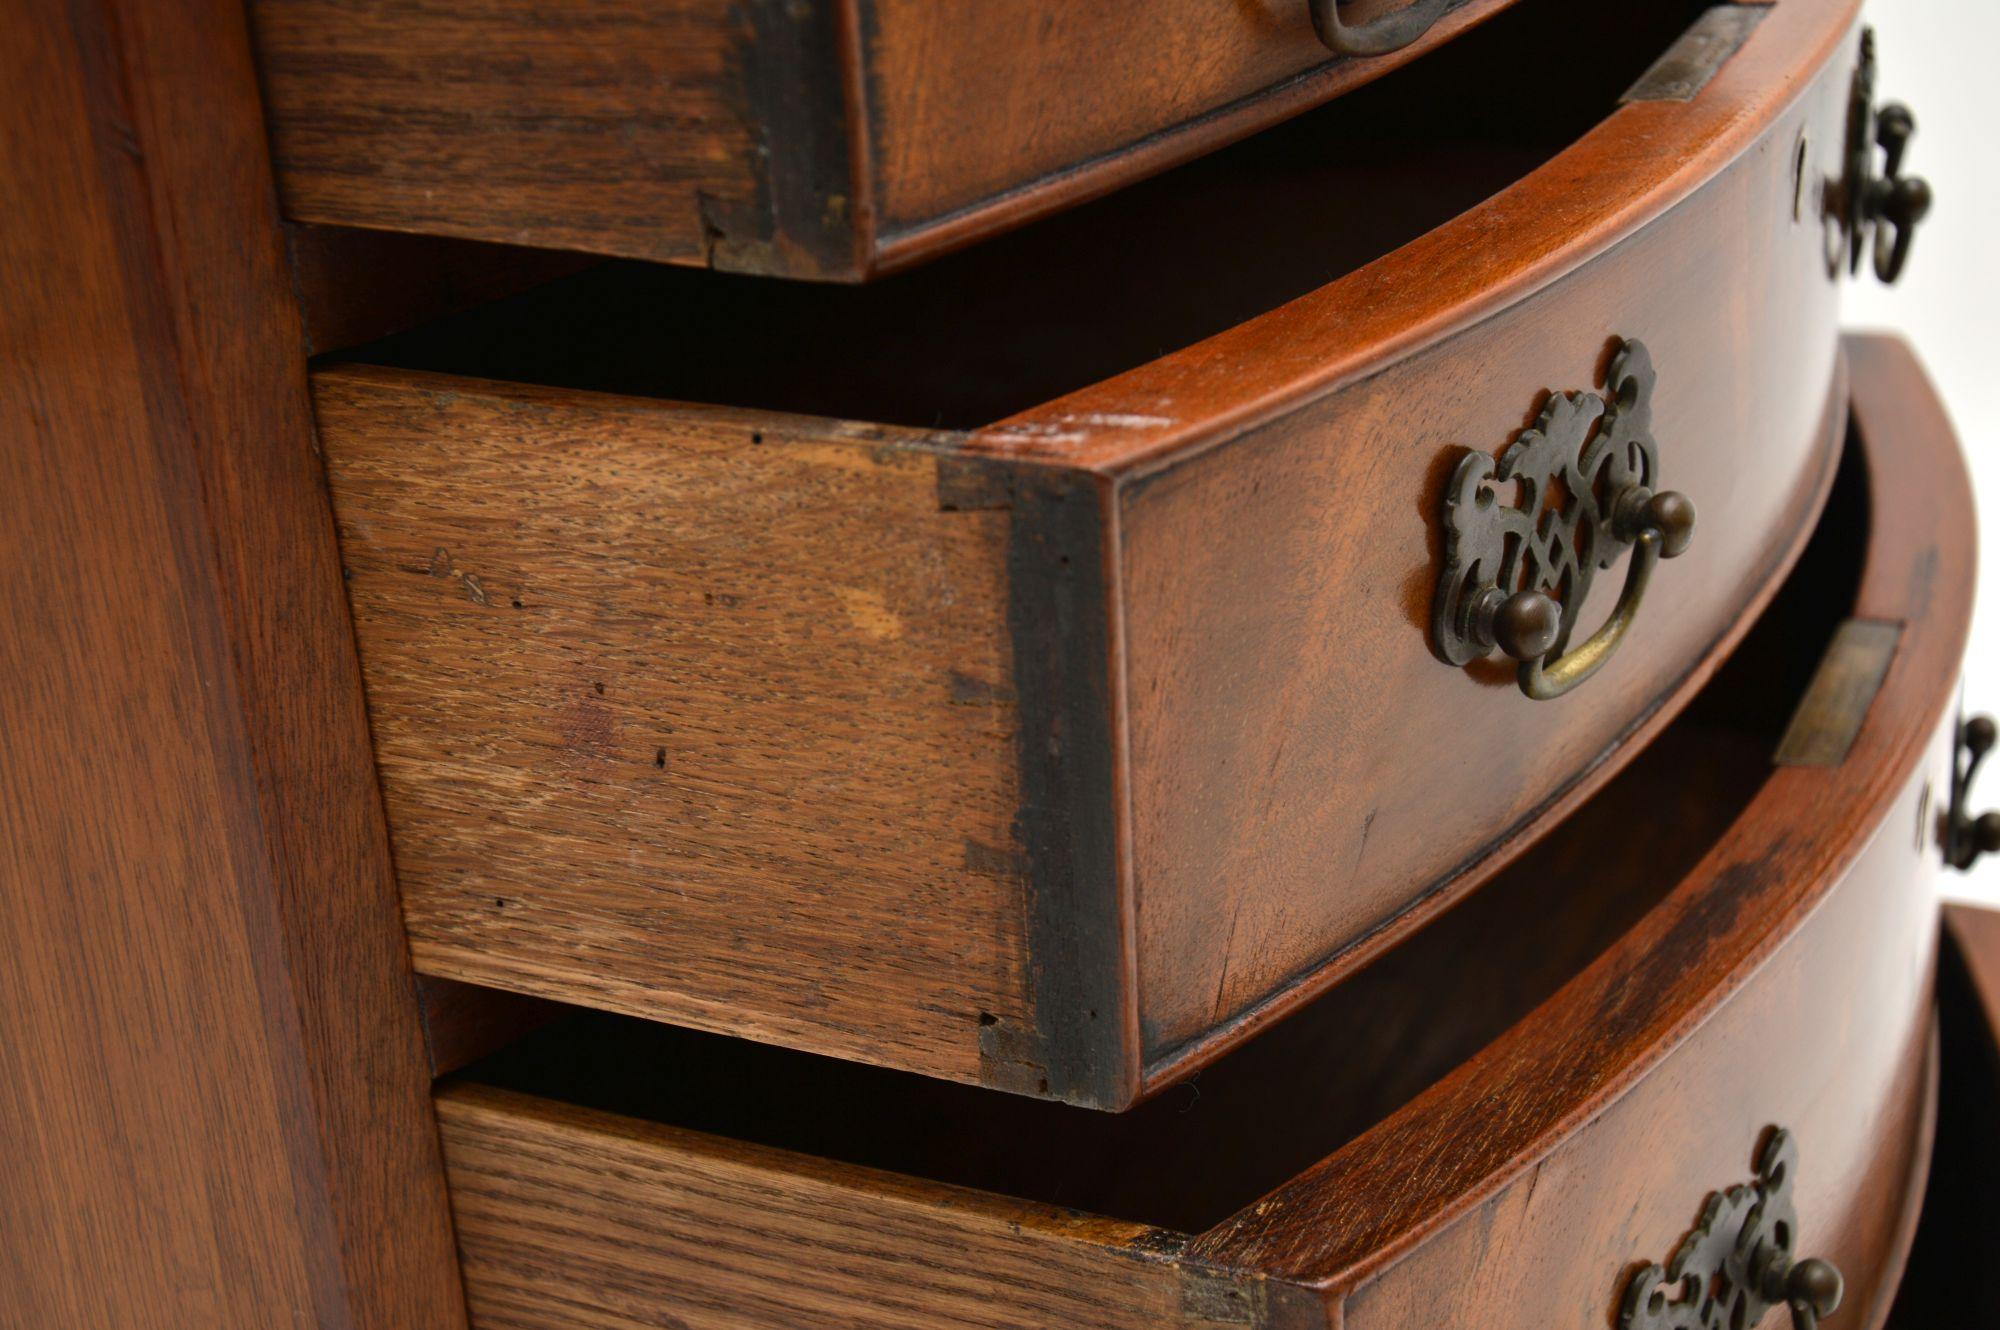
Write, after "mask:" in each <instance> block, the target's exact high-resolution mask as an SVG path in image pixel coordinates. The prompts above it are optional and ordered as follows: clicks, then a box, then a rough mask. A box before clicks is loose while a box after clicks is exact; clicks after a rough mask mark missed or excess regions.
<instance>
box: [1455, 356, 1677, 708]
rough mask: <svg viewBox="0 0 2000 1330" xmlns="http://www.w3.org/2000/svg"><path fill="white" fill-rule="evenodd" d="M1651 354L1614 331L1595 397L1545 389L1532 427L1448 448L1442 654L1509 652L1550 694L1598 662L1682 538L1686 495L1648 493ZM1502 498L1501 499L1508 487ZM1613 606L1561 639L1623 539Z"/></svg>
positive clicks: (1525, 677)
mask: <svg viewBox="0 0 2000 1330" xmlns="http://www.w3.org/2000/svg"><path fill="white" fill-rule="evenodd" d="M1653 380H1654V374H1653V365H1652V360H1651V358H1650V357H1649V356H1648V355H1647V352H1646V348H1645V347H1644V346H1643V345H1641V344H1640V343H1638V342H1636V341H1627V342H1625V343H1623V344H1622V345H1621V346H1620V347H1619V350H1618V352H1617V354H1616V355H1615V356H1614V357H1613V358H1612V362H1611V370H1610V374H1609V376H1608V381H1607V383H1606V390H1605V393H1604V395H1603V396H1601V397H1600V396H1599V395H1597V394H1596V393H1556V394H1553V395H1551V396H1550V398H1549V400H1548V402H1547V404H1546V405H1545V406H1544V407H1543V408H1542V411H1541V414H1540V416H1539V417H1538V418H1537V420H1536V422H1535V424H1534V425H1533V427H1531V428H1529V429H1527V430H1525V431H1523V432H1522V433H1521V435H1520V436H1519V437H1518V438H1517V439H1516V440H1515V441H1514V443H1513V444H1511V445H1510V446H1509V447H1508V448H1507V450H1506V451H1505V452H1504V453H1503V454H1501V456H1500V458H1499V459H1498V460H1497V461H1496V460H1495V459H1494V458H1492V457H1490V456H1488V455H1486V454H1484V453H1480V452H1472V453H1468V454H1467V455H1466V456H1465V457H1464V458H1462V459H1460V461H1459V464H1458V468H1457V470H1456V471H1455V472H1454V473H1453V475H1452V478H1451V481H1450V483H1449V485H1447V486H1446V489H1445V496H1444V513H1443V519H1444V520H1443V526H1444V534H1445V551H1444V554H1445V557H1444V561H1443V564H1442V566H1441V567H1440V569H1439V573H1438V590H1437V596H1436V599H1435V601H1434V603H1433V607H1432V612H1431V615H1432V617H1431V637H1432V642H1433V645H1434V647H1435V649H1436V651H1437V653H1438V655H1439V657H1440V658H1442V659H1443V660H1444V662H1445V663H1446V664H1448V665H1464V664H1467V663H1469V662H1471V661H1474V660H1477V659H1479V658H1480V657H1482V656H1487V655H1490V654H1491V653H1492V652H1493V650H1494V649H1495V648H1498V649H1499V650H1500V651H1501V652H1502V653H1504V654H1505V655H1507V656H1509V657H1511V658H1513V659H1514V660H1517V661H1519V662H1520V663H1521V668H1520V671H1519V676H1518V677H1519V680H1520V685H1521V691H1522V692H1523V693H1525V694H1527V695H1528V696H1529V697H1531V698H1534V699H1535V700H1536V701H1547V700H1548V699H1550V698H1555V697H1561V696H1562V695H1563V694H1564V693H1567V692H1569V691H1570V690H1571V689H1572V688H1575V687H1576V686H1577V685H1578V684H1580V683H1582V682H1583V681H1584V680H1585V679H1588V678H1589V677H1590V676H1591V675H1593V674H1595V673H1597V672H1598V671H1599V670H1600V669H1602V668H1604V665H1605V662H1606V661H1608V660H1610V659H1611V654H1612V652H1614V651H1616V650H1617V649H1618V644H1619V643H1620V642H1622V641H1624V640H1625V635H1626V633H1627V632H1629V631H1630V630H1631V627H1632V621H1633V619H1634V618H1636V617H1637V616H1638V613H1639V606H1640V605H1641V604H1642V603H1643V601H1644V599H1645V595H1646V587H1647V586H1648V585H1649V584H1650V583H1651V581H1652V577H1653V568H1654V566H1655V565H1656V564H1658V563H1659V561H1660V560H1661V559H1672V558H1675V557H1677V556H1679V555H1680V554H1681V552H1682V551H1684V550H1686V549H1687V547H1688V544H1689V542H1690V541H1691V540H1692V539H1693V538H1694V504H1693V503H1691V502H1689V501H1688V498H1687V496H1686V495H1684V494H1679V493H1676V492H1674V491H1672V490H1661V491H1658V492H1655V491H1654V489H1653V488H1652V485H1653V484H1654V483H1655V481H1656V478H1657V477H1658V475H1659V450H1658V445H1656V444H1655V443H1654V442H1653V437H1652V389H1653ZM1510 487H1511V488H1512V489H1513V491H1514V497H1513V498H1512V499H1503V497H1502V495H1503V494H1504V493H1506V492H1507V490H1508V489H1509V488H1510ZM1628 545H1629V546H1631V547H1632V563H1631V566H1630V567H1629V568H1628V569H1627V570H1626V573H1625V589H1624V591H1623V592H1621V593H1620V594H1619V597H1618V606H1617V608H1616V610H1614V611H1613V613H1612V615H1611V618H1610V619H1609V620H1607V621H1606V622H1605V624H1604V626H1603V627H1601V628H1599V629H1598V630H1597V631H1596V632H1595V633H1593V634H1591V636H1590V640H1589V641H1587V642H1585V643H1583V644H1582V645H1581V646H1579V647H1576V648H1575V649H1574V650H1571V649H1569V648H1568V645H1567V644H1568V641H1569V635H1570V630H1571V629H1572V628H1574V627H1575V626H1576V621H1577V619H1578V617H1579V615H1580V613H1581V611H1582V607H1583V603H1584V600H1585V598H1586V597H1587V596H1588V595H1589V594H1590V584H1591V580H1592V578H1593V577H1594V576H1595V574H1596V572H1597V571H1598V570H1600V569H1604V568H1609V567H1611V565H1612V564H1613V563H1614V562H1616V560H1617V558H1618V556H1619V555H1620V554H1621V553H1623V552H1624V550H1625V548H1626V547H1627V546H1628Z"/></svg>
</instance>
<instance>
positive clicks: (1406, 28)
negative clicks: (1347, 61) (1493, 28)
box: [1307, 0, 1452, 55]
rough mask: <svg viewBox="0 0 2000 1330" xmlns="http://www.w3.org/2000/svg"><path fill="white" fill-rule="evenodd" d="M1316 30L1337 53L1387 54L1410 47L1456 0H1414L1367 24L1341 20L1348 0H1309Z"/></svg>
mask: <svg viewBox="0 0 2000 1330" xmlns="http://www.w3.org/2000/svg"><path fill="white" fill-rule="evenodd" d="M1307 2H1308V5H1309V7H1310V9H1311V11H1312V23H1313V31H1314V32H1317V33H1318V34H1319V39H1320V41H1322V42H1324V43H1325V44H1326V49H1327V50H1329V51H1332V52H1334V53H1335V54H1336V55H1387V54H1389V52H1391V51H1395V50H1400V49H1401V48H1403V47H1405V46H1408V45H1409V44H1410V43H1411V42H1413V41H1415V40H1417V38H1419V37H1421V36H1423V35H1424V34H1425V33H1427V32H1429V31H1430V30H1431V27H1432V26H1433V25H1434V24H1436V22H1437V21H1438V20H1439V19H1441V18H1443V17H1444V15H1445V12H1446V11H1447V10H1449V9H1450V8H1451V7H1452V0H1413V2H1412V3H1410V4H1407V5H1404V6H1403V7H1402V8H1400V9H1395V10H1391V11H1390V12H1389V13H1387V14H1382V15H1380V16H1378V17H1376V18H1372V19H1369V20H1368V21H1367V22H1365V23H1357V24H1353V25H1349V24H1347V23H1345V22H1343V21H1342V20H1341V17H1340V6H1341V4H1342V3H1343V2H1344V0H1307Z"/></svg>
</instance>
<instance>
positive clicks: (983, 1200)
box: [438, 1085, 1183, 1330]
mask: <svg viewBox="0 0 2000 1330" xmlns="http://www.w3.org/2000/svg"><path fill="white" fill-rule="evenodd" d="M438 1109H439V1117H440V1122H441V1124H442V1127H443V1131H444V1140H445V1152H446V1158H447V1160H448V1161H449V1167H450V1169H451V1177H452V1204H453V1208H454V1213H455V1214H456V1216H457V1220H458V1231H459V1237H460V1243H461V1245H462V1247H463V1249H464V1252H465V1274H466V1283H467V1287H468V1290H469V1292H470V1297H471V1301H472V1312H473V1319H474V1323H475V1324H477V1325H479V1326H481V1327H486V1328H488V1330H491V1328H492V1327H508V1330H530V1328H533V1330H555V1327H557V1326H561V1327H564V1328H565V1330H570V1328H571V1327H575V1328H576V1330H583V1328H584V1327H589V1328H590V1330H599V1328H600V1327H601V1328H602V1330H614V1328H615V1330H627V1328H628V1327H630V1328H632V1330H636V1328H637V1327H641V1326H659V1325H669V1326H677V1327H685V1328H686V1330H710V1328H711V1327H717V1328H719V1327H725V1326H727V1327H753V1326H755V1327H771V1328H772V1330H777V1328H778V1327H792V1326H800V1325H857V1326H859V1325H869V1326H882V1327H895V1328H897V1330H918V1328H919V1327H931V1326H939V1325H952V1326H965V1327H990V1328H991V1330H1007V1328H1011V1327H1018V1326H1042V1325H1047V1326H1061V1325H1080V1326H1081V1325H1087V1326H1093V1327H1094V1326H1103V1327H1106V1328H1107V1330H1123V1328H1125V1327H1129V1328H1130V1330H1147V1328H1149V1327H1153V1326H1159V1325H1178V1324H1183V1321H1182V1320H1181V1318H1180V1304H1181V1288H1180V1278H1179V1275H1178V1272H1177V1271H1176V1270H1175V1268H1174V1267H1173V1266H1172V1265H1171V1264H1169V1263H1168V1262H1167V1261H1165V1260H1164V1259H1162V1254H1161V1253H1160V1252H1159V1251H1157V1250H1156V1249H1155V1246H1156V1242H1157V1239H1156V1237H1155V1234H1154V1232H1153V1230H1150V1229H1147V1228H1146V1227H1144V1226H1143V1225H1137V1224H1122V1223H1118V1222H1116V1221H1113V1220H1105V1219H1096V1218H1092V1217H1089V1216H1085V1215H1077V1214H1072V1213H1067V1212H1064V1211H1060V1210H1053V1209H1050V1208H1048V1207H1045V1206H1037V1205H1029V1204H1025V1203H1015V1202H1009V1201H1006V1200H1003V1199H1000V1198H997V1197H990V1196H983V1195H981V1194H979V1193H976V1192H966V1191H959V1190H957V1189H954V1188H948V1187H940V1186H935V1185H930V1184H925V1183H922V1182H917V1181H913V1180H910V1179H904V1178H898V1177H895V1176H894V1175H891V1174H883V1173H874V1172H872V1171H870V1170H866V1169H850V1168H842V1167H839V1166H832V1165H826V1164H822V1163H820V1162H818V1161H816V1160H813V1159H811V1158H809V1157H806V1156H801V1155H792V1154H788V1153H786V1152H784V1151H778V1150H766V1149H760V1148H757V1147H754V1146H743V1145H737V1144H735V1143H733V1142H730V1141H727V1140H722V1139H718V1138H715V1137H709V1136H703V1135H701V1134H700V1133H697V1132H687V1131H677V1130H675V1129H673V1128H668V1127H656V1126H651V1125H649V1124H646V1123H642V1122H634V1121H632V1120H630V1119H625V1118H618V1117H613V1116H611V1115H609V1114H603V1113H592V1112H589V1111H587V1110H580V1109H568V1108H565V1107H563V1106H561V1105H559V1104H550V1103H548V1102H546V1101H541V1100H536V1099H533V1098H531V1097H528V1096H522V1095H514V1094H510V1093H508V1092H506V1091H502V1090H490V1089H486V1088H483V1087H480V1086H476V1085H463V1086H453V1087H450V1088H447V1089H445V1090H443V1091H441V1092H440V1095H439V1099H438Z"/></svg>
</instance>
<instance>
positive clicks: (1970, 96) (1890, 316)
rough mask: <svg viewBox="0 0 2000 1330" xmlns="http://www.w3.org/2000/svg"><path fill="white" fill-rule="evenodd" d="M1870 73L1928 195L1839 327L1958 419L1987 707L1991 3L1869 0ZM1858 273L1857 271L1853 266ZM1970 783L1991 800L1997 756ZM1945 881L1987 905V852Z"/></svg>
mask: <svg viewBox="0 0 2000 1330" xmlns="http://www.w3.org/2000/svg"><path fill="white" fill-rule="evenodd" d="M1866 17H1867V21H1868V22H1869V23H1871V24H1873V25H1874V28H1875V37H1876V52H1877V56H1878V63H1879V66H1880V72H1879V74H1878V75H1877V76H1876V82H1875V89H1876V96H1877V97H1878V99H1882V100H1892V101H1900V102H1904V103H1906V104H1907V105H1908V106H1909V108H1910V109H1911V110H1912V111H1914V112H1915V113H1916V117H1917V134H1916V137H1915V138H1914V139H1912V140H1911V144H1910V151H1909V155H1908V157H1907V158H1906V159H1905V160H1906V162H1907V165H1906V166H1905V167H1904V169H1905V170H1906V171H1912V172H1915V173H1916V174H1918V175H1921V176H1923V177H1925V178H1926V179H1928V180H1929V181H1930V183H1931V188H1932V190H1933V192H1934V193H1935V195H1936V198H1937V202H1936V205H1935V206H1934V207H1933V208H1932V210H1931V215H1930V217H1929V218H1928V219H1926V220H1925V222H1924V223H1923V225H1922V226H1921V227H1919V228H1918V231H1917V237H1916V243H1915V245H1914V246H1913V247H1912V249H1911V251H1910V264H1909V267H1908V268H1907V269H1906V270H1905V271H1904V273H1903V279H1902V281H1900V282H1898V283H1897V284H1896V285H1895V286H1893V287H1885V286H1882V285H1881V284H1880V283H1878V282H1876V281H1875V280H1874V278H1873V277H1871V276H1866V275H1864V276H1863V277H1860V278H1857V279H1855V280H1853V281H1852V282H1850V283H1849V285H1848V287H1847V291H1846V294H1845V296H1844V300H1845V302H1846V303H1845V307H1844V312H1843V319H1844V321H1845V322H1846V323H1847V325H1848V326H1849V327H1854V328H1882V329H1893V330H1895V331H1897V332H1900V333H1901V334H1902V335H1903V336H1905V337H1907V338H1908V339H1909V340H1910V341H1911V342H1912V343H1913V344H1914V345H1915V346H1916V348H1917V354H1918V356H1919V357H1921V358H1922V360H1923V362H1924V363H1925V365H1927V366H1928V367H1929V368H1930V371H1931V376H1932V378H1933V379H1935V380H1936V382H1937V384H1938V387H1939V389H1940V390H1941V391H1942V393H1943V395H1944V400H1945V405H1946V406H1947V407H1948V408H1949V409H1950V411H1951V416H1952V419H1953V421H1954V422H1956V423H1957V425H1958V435H1959V441H1960V443H1962V444H1963V445H1964V447H1965V453H1966V459H1967V461H1968V462H1970V464H1971V466H1972V478H1973V485H1974V487H1975V488H1976V489H1977V490H1978V493H1979V519H1980V527H1981V540H1980V546H1981V548H1980V552H1979V587H1980V597H1979V608H1978V610H1977V612H1976V613H1975V614H1974V615H1973V620H1972V645H1971V648H1970V650H1969V652H1968V654H1967V656H1966V661H1965V705H1966V710H1967V711H1988V712H1992V713H1994V714H1996V715H2000V364H1997V363H1996V357H1995V352H1996V347H1995V345H1994V343H1995V338H1994V332H1995V330H1996V329H2000V4H1995V3H1992V0H1871V3H1870V4H1869V5H1868V7H1867V10H1866ZM1864 274H1865V269H1864ZM1992 762H1993V769H1992V770H1989V771H1987V772H1986V773H1984V774H1983V775H1982V776H1981V778H1980V784H1981V785H1982V786H1983V787H1984V788H1982V789H1978V790H1976V791H1975V793H1976V795H1977V796H1979V798H1978V799H1977V801H1976V803H1977V808H1976V809H1975V811H1977V810H1978V809H1982V808H1993V807H2000V754H1996V755H1995V757H1994V758H1993V759H1992ZM1945 889H1946V890H1947V891H1948V892H1950V893H1951V894H1953V895H1962V896H1973V897H1977V898H1979V899H1981V900H1984V901H1987V902H1991V903H1994V904H2000V856H1995V857H1990V858H1988V859H1986V860H1985V861H1983V862H1982V863H1980V864H1979V865H1978V866H1977V867H1975V868H1974V869H1973V871H1972V872H1971V873H1969V874H1963V875H1961V874H1958V873H1948V874H1947V875H1946V882H1945Z"/></svg>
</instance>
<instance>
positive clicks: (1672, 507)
mask: <svg viewBox="0 0 2000 1330" xmlns="http://www.w3.org/2000/svg"><path fill="white" fill-rule="evenodd" d="M1618 507H1619V508H1620V509H1626V508H1628V507H1629V508H1630V509H1631V510H1633V511H1635V512H1636V513H1637V514H1638V518H1637V521H1636V523H1635V525H1636V526H1637V531H1636V532H1635V534H1634V535H1633V536H1632V537H1630V539H1631V540H1632V563H1631V566H1630V567H1628V568H1627V569H1626V570H1625V589H1624V590H1623V591H1621V592H1619V594H1618V608H1617V609H1615V610H1613V611H1612V613H1611V617H1610V618H1609V619H1607V620H1606V621H1605V622H1604V625H1603V627H1601V628H1599V629H1598V630H1597V631H1596V632H1594V633H1592V634H1591V635H1590V640H1589V641H1587V642H1585V643H1584V644H1583V645H1582V646H1580V647H1576V648H1573V649H1572V650H1569V651H1565V652H1563V653H1562V655H1561V656H1560V657H1558V658H1557V659H1556V660H1554V661H1553V662H1552V661H1550V660H1549V652H1550V649H1551V648H1553V647H1554V645H1555V635H1556V633H1557V632H1558V631H1560V629H1559V625H1560V622H1561V617H1562V610H1561V607H1560V606H1558V605H1557V604H1556V603H1555V601H1554V600H1552V599H1550V597H1548V596H1547V595H1545V594H1544V593H1542V592H1540V591H1522V592H1517V593H1515V595H1513V596H1510V597H1508V598H1507V599H1508V600H1510V601H1515V602H1517V603H1518V602H1520V601H1522V600H1525V599H1528V598H1533V599H1537V600H1541V601H1546V602H1548V608H1547V609H1546V610H1543V609H1541V608H1540V607H1539V606H1537V607H1533V608H1529V609H1527V610H1526V613H1525V614H1523V613H1522V612H1521V611H1520V610H1517V611H1516V613H1515V615H1514V616H1513V617H1515V618H1516V619H1521V618H1526V619H1529V620H1531V621H1532V620H1539V621H1540V622H1541V623H1544V624H1546V625H1548V627H1547V631H1546V634H1545V635H1542V634H1538V635H1535V636H1531V637H1527V638H1525V639H1524V638H1523V637H1521V636H1520V635H1517V634H1516V633H1514V632H1512V631H1509V625H1506V624H1505V623H1502V624H1500V625H1496V627H1498V628H1499V629H1500V631H1498V632H1496V634H1495V645H1497V646H1498V647H1499V648H1500V650H1502V651H1503V652H1505V653H1506V654H1507V655H1509V656H1511V657H1513V658H1514V659H1515V660H1518V661H1520V662H1521V670H1520V680H1521V691H1522V692H1524V693H1526V694H1527V695H1528V696H1529V697H1532V698H1534V699H1535V700H1536V701H1537V702H1546V701H1548V700H1549V699H1550V698H1553V697H1561V696H1562V695H1563V694H1564V693H1567V692H1568V691H1569V690H1570V689H1572V688H1574V687H1576V686H1577V685H1578V684H1580V683H1582V682H1583V681H1584V680H1585V679H1588V678H1589V677H1590V676H1591V675H1593V674H1595V673H1597V672H1598V671H1599V670H1600V669H1603V668H1604V662H1606V661H1607V660H1610V659H1611V653H1612V652H1613V651H1616V650H1617V649H1618V644H1619V643H1620V642H1622V641H1624V640H1625V632H1626V630H1627V629H1629V628H1630V627H1631V626H1632V620H1633V619H1634V618H1636V617H1637V616H1638V613H1639V604H1640V602H1641V601H1642V600H1643V599H1644V598H1645V595H1646V586H1647V584H1648V583H1649V582H1650V581H1651V580H1652V577H1653V568H1654V566H1655V565H1656V564H1658V563H1659V561H1660V560H1661V559H1662V558H1668V559H1671V558H1673V557H1675V556H1676V555H1678V554H1679V553H1680V552H1681V551H1682V550H1685V549H1686V548H1687V547H1688V542H1689V541H1690V540H1692V539H1693V537H1694V505H1693V504H1692V503H1690V502H1689V501H1688V498H1687V496H1686V495H1684V494H1679V493H1676V492H1675V491H1673V490H1668V491H1666V492H1665V493H1663V494H1651V493H1648V492H1647V491H1645V490H1643V489H1639V490H1633V491H1628V492H1627V493H1626V494H1625V495H1624V496H1622V497H1621V499H1620V502H1619V505H1618ZM1502 609H1503V610H1504V609H1505V603H1504V602H1503V604H1502ZM1537 647H1539V648H1540V649H1539V650H1537V649H1536V648H1537Z"/></svg>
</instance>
